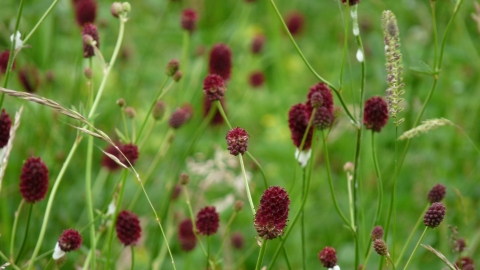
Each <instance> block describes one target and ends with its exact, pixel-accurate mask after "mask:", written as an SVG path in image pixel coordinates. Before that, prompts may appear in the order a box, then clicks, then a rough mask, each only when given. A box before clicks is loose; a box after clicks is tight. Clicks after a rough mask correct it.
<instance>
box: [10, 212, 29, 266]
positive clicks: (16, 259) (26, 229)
mask: <svg viewBox="0 0 480 270" xmlns="http://www.w3.org/2000/svg"><path fill="white" fill-rule="evenodd" d="M32 209H33V203H31V204H30V206H29V207H28V216H27V225H26V226H25V233H24V234H23V241H22V245H21V246H20V251H19V252H18V255H17V257H16V258H15V261H14V262H15V264H16V263H17V262H18V261H19V260H20V258H21V257H22V255H23V250H25V244H26V243H27V238H28V231H29V228H30V221H31V220H32Z"/></svg>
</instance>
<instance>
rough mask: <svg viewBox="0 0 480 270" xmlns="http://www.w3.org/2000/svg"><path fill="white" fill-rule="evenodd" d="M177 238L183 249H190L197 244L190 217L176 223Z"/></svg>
mask: <svg viewBox="0 0 480 270" xmlns="http://www.w3.org/2000/svg"><path fill="white" fill-rule="evenodd" d="M178 240H179V241H180V246H181V247H182V249H183V250H184V251H191V250H193V249H194V248H195V246H196V245H197V238H196V237H195V234H194V232H193V224H192V220H191V219H189V218H187V219H184V220H183V221H182V222H180V224H179V225H178Z"/></svg>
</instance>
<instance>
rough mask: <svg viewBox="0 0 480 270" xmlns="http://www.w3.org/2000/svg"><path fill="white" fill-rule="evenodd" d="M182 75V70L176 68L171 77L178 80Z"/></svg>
mask: <svg viewBox="0 0 480 270" xmlns="http://www.w3.org/2000/svg"><path fill="white" fill-rule="evenodd" d="M182 76H183V73H182V71H180V70H177V71H176V72H175V74H173V77H172V78H173V80H174V81H176V82H179V81H180V79H181V78H182Z"/></svg>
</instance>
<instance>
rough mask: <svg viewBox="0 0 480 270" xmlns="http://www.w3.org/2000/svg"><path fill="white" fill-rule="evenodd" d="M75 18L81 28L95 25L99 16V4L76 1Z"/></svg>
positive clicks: (87, 0) (89, 0)
mask: <svg viewBox="0 0 480 270" xmlns="http://www.w3.org/2000/svg"><path fill="white" fill-rule="evenodd" d="M74 5H75V18H76V19H77V23H78V25H79V26H80V27H83V26H84V25H85V24H86V23H94V22H95V17H96V16H97V3H96V2H95V1H94V0H78V1H75V3H74Z"/></svg>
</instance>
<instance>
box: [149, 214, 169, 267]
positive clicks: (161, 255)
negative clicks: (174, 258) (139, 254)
mask: <svg viewBox="0 0 480 270" xmlns="http://www.w3.org/2000/svg"><path fill="white" fill-rule="evenodd" d="M170 206H172V205H170ZM172 223H173V217H171V216H170V218H168V220H167V239H168V240H170V239H171V238H172V235H173V233H174V227H173V224H172ZM166 253H167V245H163V246H162V248H161V249H160V252H159V253H158V256H157V257H156V258H155V260H154V261H153V262H152V267H151V269H154V270H159V269H161V267H162V265H163V261H164V258H165V254H166Z"/></svg>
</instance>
